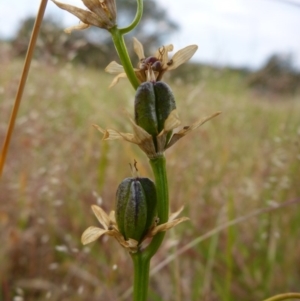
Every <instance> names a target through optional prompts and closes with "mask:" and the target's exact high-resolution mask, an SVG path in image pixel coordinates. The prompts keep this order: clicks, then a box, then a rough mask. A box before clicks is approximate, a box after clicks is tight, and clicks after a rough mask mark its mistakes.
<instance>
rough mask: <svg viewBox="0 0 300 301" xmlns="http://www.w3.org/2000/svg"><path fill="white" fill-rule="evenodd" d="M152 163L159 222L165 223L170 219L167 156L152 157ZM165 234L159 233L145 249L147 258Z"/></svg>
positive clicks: (153, 252) (157, 246)
mask: <svg viewBox="0 0 300 301" xmlns="http://www.w3.org/2000/svg"><path fill="white" fill-rule="evenodd" d="M150 165H151V167H152V170H153V174H154V178H155V184H156V191H157V201H158V202H157V214H158V218H159V223H160V224H163V223H166V222H167V221H168V218H169V190H168V179H167V170H166V158H165V157H164V156H163V155H162V156H160V157H158V158H155V159H150ZM164 236H165V232H159V233H157V234H156V235H155V236H154V237H153V239H152V241H151V243H150V244H149V246H148V247H147V248H146V250H145V251H144V256H145V257H146V258H149V259H150V258H151V257H152V256H153V255H154V254H155V253H156V252H157V250H158V248H159V247H160V245H161V243H162V241H163V239H164Z"/></svg>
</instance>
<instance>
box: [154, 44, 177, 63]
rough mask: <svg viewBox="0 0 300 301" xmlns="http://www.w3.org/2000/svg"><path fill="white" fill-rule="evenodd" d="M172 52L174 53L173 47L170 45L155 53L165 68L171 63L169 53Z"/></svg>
mask: <svg viewBox="0 0 300 301" xmlns="http://www.w3.org/2000/svg"><path fill="white" fill-rule="evenodd" d="M171 51H173V45H172V44H169V45H165V46H162V47H160V48H158V50H157V51H156V53H155V57H156V58H157V59H159V60H160V61H161V62H162V65H163V68H165V67H166V66H167V63H168V61H169V54H168V52H171Z"/></svg>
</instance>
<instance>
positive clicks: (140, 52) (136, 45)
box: [133, 38, 145, 60]
mask: <svg viewBox="0 0 300 301" xmlns="http://www.w3.org/2000/svg"><path fill="white" fill-rule="evenodd" d="M133 49H134V52H135V53H136V54H137V56H138V58H139V59H140V60H142V59H144V58H145V54H144V47H143V45H142V43H141V42H140V41H139V40H138V39H137V38H133Z"/></svg>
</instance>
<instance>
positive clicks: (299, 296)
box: [264, 293, 300, 301]
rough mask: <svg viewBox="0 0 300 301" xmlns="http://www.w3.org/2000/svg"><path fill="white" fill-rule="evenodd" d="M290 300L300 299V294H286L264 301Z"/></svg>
mask: <svg viewBox="0 0 300 301" xmlns="http://www.w3.org/2000/svg"><path fill="white" fill-rule="evenodd" d="M288 299H300V293H285V294H280V295H276V296H273V297H271V298H268V299H265V300H264V301H282V300H288Z"/></svg>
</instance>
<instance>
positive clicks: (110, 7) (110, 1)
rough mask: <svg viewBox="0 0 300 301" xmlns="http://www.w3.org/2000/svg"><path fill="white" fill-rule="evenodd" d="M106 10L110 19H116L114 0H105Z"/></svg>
mask: <svg viewBox="0 0 300 301" xmlns="http://www.w3.org/2000/svg"><path fill="white" fill-rule="evenodd" d="M105 3H106V5H107V8H108V11H109V13H110V18H111V19H112V20H116V18H117V7H116V1H115V0H107V1H105Z"/></svg>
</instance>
